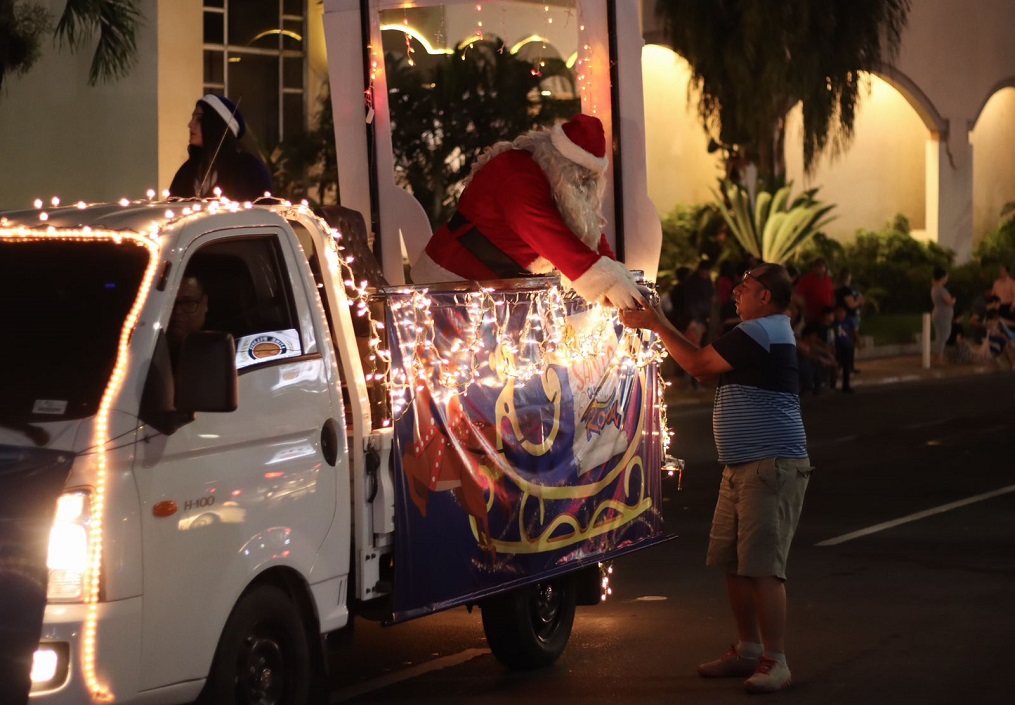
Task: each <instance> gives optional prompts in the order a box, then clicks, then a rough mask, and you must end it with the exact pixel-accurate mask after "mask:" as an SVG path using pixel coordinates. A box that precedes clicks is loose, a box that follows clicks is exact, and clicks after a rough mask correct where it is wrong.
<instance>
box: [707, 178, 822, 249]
mask: <svg viewBox="0 0 1015 705" xmlns="http://www.w3.org/2000/svg"><path fill="white" fill-rule="evenodd" d="M791 188H792V184H790V185H787V186H783V187H782V188H780V189H779V190H777V191H776V192H775V193H774V194H772V193H769V192H767V191H762V192H761V193H760V194H758V197H757V199H756V203H755V204H754V208H753V209H752V208H751V203H750V196H749V195H748V193H747V191H746V190H745V189H742V188H741V187H740V186H738V185H737V184H735V183H733V182H731V181H723V182H722V193H723V195H724V196H725V198H723V197H721V196H719V194H715V192H714V191H713V193H714V194H715V196H716V201H717V207H718V209H719V212H720V213H722V216H723V218H724V219H725V221H726V224H727V226H729V229H730V231H732V233H733V235H734V237H736V238H737V240H738V241H739V242H740V244H741V245H742V246H743V247H744V249H745V250H747V251H748V252H750V253H751V254H753V255H755V256H756V257H760V258H761V259H762V260H764V261H765V262H774V263H779V264H782V263H784V262H786V261H787V260H789V259H790V258H791V257H792V256H793V254H794V253H795V252H796V251H797V250H799V249H800V248H801V247H803V246H804V244H806V243H807V241H808V240H810V239H811V238H812V237H813V236H814V234H815V233H817V232H818V231H819V230H820V229H821V228H822V227H824V226H825V225H827V224H828V223H830V222H831V221H832V220H834V217H829V216H828V214H829V213H830V212H831V211H832V209H833V208H834V207H835V206H834V205H833V204H826V203H822V202H821V201H818V200H817V199H816V198H814V196H815V195H816V193H817V189H816V188H814V189H808V190H807V191H805V192H804V193H803V194H802V195H800V196H798V197H797V198H792V199H791Z"/></svg>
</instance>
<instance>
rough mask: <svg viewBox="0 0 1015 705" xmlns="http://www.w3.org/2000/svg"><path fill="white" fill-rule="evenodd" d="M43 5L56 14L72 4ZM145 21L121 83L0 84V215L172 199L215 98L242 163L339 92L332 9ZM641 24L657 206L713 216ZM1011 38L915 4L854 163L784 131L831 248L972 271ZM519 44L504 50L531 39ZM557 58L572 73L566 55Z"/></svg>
mask: <svg viewBox="0 0 1015 705" xmlns="http://www.w3.org/2000/svg"><path fill="white" fill-rule="evenodd" d="M43 4H47V5H49V7H50V9H51V11H52V12H53V13H54V14H59V12H60V11H61V10H62V8H63V5H64V1H63V0H49V1H48V2H43ZM483 4H484V5H486V4H487V3H483ZM552 4H553V5H555V6H557V5H561V4H562V3H560V2H554V3H552ZM563 4H566V3H563ZM489 5H491V6H493V7H495V6H496V3H489ZM140 8H141V13H142V16H143V18H144V19H143V23H142V26H141V30H140V34H139V37H138V49H139V51H138V63H137V65H136V66H135V67H134V69H133V71H132V72H131V74H130V75H129V76H128V77H127V78H125V79H123V80H120V81H118V82H115V83H112V84H104V85H100V86H97V87H89V86H88V85H87V74H88V66H89V62H90V58H91V57H90V51H81V52H78V53H70V52H68V51H66V50H58V49H57V48H55V47H51V46H45V47H44V49H45V51H44V53H43V55H42V57H41V58H40V60H39V62H38V64H37V65H36V67H35V68H33V69H32V70H31V71H30V72H29V73H27V74H25V75H23V76H18V77H9V78H8V79H7V80H6V81H5V84H4V89H3V93H2V94H0V164H3V165H4V168H3V169H0V209H5V208H21V207H31V205H32V203H33V201H35V200H36V199H42V201H43V202H49V201H50V199H52V198H53V197H59V198H60V199H62V200H63V201H64V202H67V201H77V200H85V201H101V200H115V199H119V198H124V197H126V198H140V197H144V196H145V193H146V192H147V191H148V190H149V189H150V190H153V191H155V192H156V193H158V192H161V191H162V190H163V189H165V188H167V187H168V184H169V182H170V180H171V179H172V176H173V174H174V173H175V171H176V169H177V168H178V167H179V165H180V164H181V163H182V162H183V161H184V159H185V157H186V146H187V122H188V120H189V118H190V113H191V111H192V110H193V106H194V102H195V101H196V99H197V98H199V97H200V96H201V95H202V94H204V93H205V92H209V91H214V92H223V91H224V92H226V93H227V94H228V95H229V96H230V97H232V98H234V99H235V98H236V97H237V96H242V98H241V110H242V111H243V113H244V115H245V117H246V118H247V121H248V124H249V125H250V133H251V137H250V138H249V139H250V144H249V145H248V146H250V147H252V148H255V149H259V150H260V151H262V153H265V154H270V153H271V151H272V150H273V148H274V147H275V146H276V145H277V143H278V142H279V141H280V139H282V138H283V137H285V136H287V135H291V134H293V132H294V131H297V130H299V129H302V128H303V127H304V126H305V125H306V124H307V123H308V121H309V120H311V119H313V114H314V112H315V110H316V108H317V106H318V104H319V103H318V101H319V98H320V96H321V95H322V90H323V89H324V87H325V86H326V84H327V81H328V70H327V56H326V48H325V42H324V33H323V28H322V12H323V10H322V3H320V2H316V1H314V0H171V1H170V0H142V1H141V3H140ZM642 14H643V17H642V33H643V36H644V37H645V39H646V47H645V50H644V53H643V62H642V63H643V73H644V82H645V91H644V92H645V115H646V124H645V136H646V142H647V144H648V149H647V154H646V164H647V169H648V183H649V193H650V196H651V198H652V200H653V202H654V203H655V205H656V207H657V209H658V210H659V211H660V213H663V214H665V213H666V212H668V211H669V210H671V209H672V208H673V207H674V206H675V205H676V204H678V203H702V202H705V201H709V200H711V198H712V196H711V193H710V189H712V188H714V186H715V184H716V179H717V178H718V177H719V175H720V174H721V167H720V164H719V162H718V160H717V157H716V156H715V155H710V154H708V153H707V151H706V149H705V147H706V145H707V143H708V137H707V135H706V134H705V133H704V131H703V129H702V127H701V126H700V124H699V123H698V121H697V118H696V116H695V111H694V106H693V105H688V100H687V78H688V75H689V74H688V70H687V67H686V64H685V63H684V62H683V60H682V59H681V58H680V57H679V56H678V55H676V54H674V53H673V52H672V51H671V50H669V49H668V48H667V47H666V46H665V37H664V36H663V35H662V33H661V31H660V25H659V23H658V20H657V19H656V16H655V12H654V0H643V13H642ZM630 21H632V22H634V21H637V18H634V17H632V18H631V20H630ZM1012 26H1015V3H1012V2H1011V0H979V2H978V3H977V7H976V11H975V12H971V11H969V9H968V7H967V5H966V4H965V3H963V2H962V1H961V0H916V1H915V2H914V3H913V8H912V10H911V12H910V15H909V22H908V26H907V28H906V30H905V32H904V34H903V43H902V49H901V53H900V56H899V58H898V60H897V62H896V67H895V68H894V69H893V70H892V71H890V72H887V73H886V74H885V75H882V76H871V77H870V82H871V91H870V93H869V95H868V96H867V98H866V99H865V100H864V102H863V105H862V106H861V110H860V114H859V116H858V118H857V121H856V136H855V139H854V142H853V145H852V148H851V149H850V150H849V151H848V152H847V153H846V154H845V155H843V156H842V157H841V158H839V159H835V160H832V159H828V158H823V159H822V161H821V162H820V164H819V166H818V168H817V169H816V170H815V172H814V173H813V174H811V175H810V176H805V175H804V174H803V169H802V161H803V160H802V154H801V150H800V146H799V142H800V140H799V124H800V118H799V110H797V111H795V112H794V113H793V114H791V116H790V120H789V123H788V130H787V163H788V168H789V172H790V173H789V176H790V178H791V179H793V180H794V183H795V184H796V186H797V187H798V188H800V189H802V188H805V187H812V186H819V187H820V189H821V190H820V198H822V199H823V200H826V201H829V202H833V203H836V204H837V205H838V208H837V212H838V216H839V217H838V219H837V220H836V221H835V222H834V223H833V224H832V225H830V226H829V228H828V230H829V234H830V235H832V236H834V237H836V238H839V239H848V238H849V237H851V236H852V235H853V234H854V233H855V231H856V230H857V229H858V228H867V229H877V228H880V227H882V226H883V225H884V223H885V222H887V221H889V220H891V219H892V218H893V217H894V216H895V215H896V214H898V213H901V214H903V215H905V216H906V217H907V218H908V219H909V221H910V222H911V224H912V225H913V228H914V234H916V235H917V236H918V237H922V238H926V239H929V240H933V241H936V242H939V243H940V244H942V245H944V246H946V247H950V248H951V249H953V250H955V251H956V253H957V255H958V259H959V261H964V260H965V259H968V257H969V256H970V254H971V252H972V247H973V244H974V243H975V242H976V241H977V240H978V239H979V238H981V237H983V235H984V234H985V233H987V232H989V231H990V230H991V229H992V228H993V227H995V226H996V224H997V222H998V220H999V214H1000V210H1001V208H1002V207H1003V205H1004V204H1005V203H1007V202H1009V201H1013V200H1015V164H1013V161H1012V159H1011V155H1012V154H1015V44H1013V43H1012V42H1011V41H1010V39H1009V36H1008V35H1009V28H1010V27H1012ZM510 33H511V34H512V36H506V37H504V39H505V40H506V41H508V42H510V43H514V42H518V41H522V40H523V39H524V38H525V37H524V32H521V30H517V31H516V30H514V29H512V30H511V32H510ZM514 34H518V35H519V36H513V35H514ZM556 48H557V49H558V50H559V52H560V55H561V56H562V57H565V58H566V57H567V55H568V52H569V51H571V48H570V47H563V46H561V47H556ZM339 79H340V80H357V79H356V77H339ZM795 136H796V139H795Z"/></svg>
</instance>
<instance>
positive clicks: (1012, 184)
mask: <svg viewBox="0 0 1015 705" xmlns="http://www.w3.org/2000/svg"><path fill="white" fill-rule="evenodd" d="M971 139H972V143H973V157H974V159H973V242H974V243H976V242H979V241H980V240H982V239H983V237H984V236H985V235H986V234H987V233H989V232H990V231H991V230H993V229H994V227H996V225H997V222H998V218H999V217H1000V213H1001V209H1002V208H1003V207H1004V205H1005V204H1006V203H1010V202H1012V201H1015V88H1004V89H1002V90H1000V91H998V92H997V93H995V94H994V95H993V96H992V97H991V99H990V100H989V101H987V104H986V105H985V106H984V108H983V112H982V113H980V118H979V119H978V120H977V121H976V127H975V128H974V130H973V133H972V138H971Z"/></svg>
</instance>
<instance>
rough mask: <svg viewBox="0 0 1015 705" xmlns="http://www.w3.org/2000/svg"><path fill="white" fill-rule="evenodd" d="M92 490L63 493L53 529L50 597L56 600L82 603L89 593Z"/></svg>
mask: <svg viewBox="0 0 1015 705" xmlns="http://www.w3.org/2000/svg"><path fill="white" fill-rule="evenodd" d="M91 507H92V503H91V497H90V495H89V493H88V492H84V491H74V492H65V493H64V494H62V495H60V498H59V499H58V500H57V503H56V516H55V517H54V518H53V528H52V529H51V530H50V532H49V557H48V559H47V561H46V565H47V567H48V568H49V586H48V587H47V590H46V598H47V599H48V600H50V601H53V602H78V601H80V600H81V599H82V598H83V597H84V594H85V579H86V577H87V573H88V523H89V520H90V519H91V515H92V513H91Z"/></svg>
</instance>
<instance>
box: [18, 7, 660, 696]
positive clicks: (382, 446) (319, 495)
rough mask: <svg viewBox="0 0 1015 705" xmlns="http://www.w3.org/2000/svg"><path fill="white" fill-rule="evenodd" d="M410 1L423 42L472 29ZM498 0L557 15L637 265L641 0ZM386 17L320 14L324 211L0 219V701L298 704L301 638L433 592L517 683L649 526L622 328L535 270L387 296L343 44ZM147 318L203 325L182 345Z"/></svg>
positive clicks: (420, 607)
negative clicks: (431, 19) (474, 630)
mask: <svg viewBox="0 0 1015 705" xmlns="http://www.w3.org/2000/svg"><path fill="white" fill-rule="evenodd" d="M416 5H418V6H421V7H424V8H429V9H431V10H434V11H436V12H437V13H438V15H439V16H440V17H442V18H444V19H443V20H442V21H443V22H445V23H446V27H442V28H441V29H440V31H441V32H444V31H445V30H446V29H447V27H451V26H453V25H456V23H457V26H462V25H463V22H464V26H468V25H469V23H470V22H472V24H473V25H474V24H475V23H474V21H473V18H469V17H464V18H463V17H462V16H461V12H463V11H469V12H473V11H478V9H476V10H463V8H473V7H474V3H462V2H454V1H452V2H446V3H443V4H441V3H435V2H423V3H417V4H416ZM498 6H500V7H501V9H502V12H501V13H500V15H499V18H500V22H501V23H504V25H505V26H506V23H507V22H508V21H509V20H506V19H505V18H507V17H510V16H511V15H510V13H511V12H512V11H513V9H520V10H521V16H522V17H523V18H524V17H529V16H531V15H532V12H533V10H535V11H537V13H544V12H545V13H550V14H552V13H553V12H563V13H565V14H564V15H562V16H561V18H560V19H561V20H562V21H559V22H558V23H557V26H558V27H559V26H560V25H566V26H567V27H568V31H570V32H571V33H573V34H574V35H575V39H576V41H575V46H576V49H575V51H576V54H577V55H578V56H579V58H581V59H583V60H584V62H585V63H584V66H585V68H584V69H583V70H584V72H585V73H584V75H585V76H586V77H587V80H586V83H585V85H583V87H582V95H581V101H582V106H583V109H585V110H588V111H594V112H596V114H597V115H598V116H599V117H600V118H601V119H602V120H603V122H604V124H605V125H606V126H607V135H608V140H609V142H610V145H609V146H610V150H609V151H610V154H611V155H612V157H611V166H610V172H609V177H610V184H611V189H610V191H609V193H608V197H607V203H606V211H607V213H606V215H607V218H608V221H609V224H608V231H607V234H608V236H609V237H610V239H611V241H612V243H613V244H614V249H615V251H617V252H618V253H619V254H621V255H622V256H623V258H624V259H625V261H626V263H627V264H628V266H630V267H631V268H632V269H638V270H643V271H646V273H647V275H648V276H649V278H651V277H652V276H653V275H654V268H655V260H656V256H657V252H658V242H659V224H658V217H657V216H656V215H655V212H654V209H653V208H652V207H651V204H650V203H649V202H648V198H647V193H646V188H645V173H644V136H643V130H642V127H641V126H642V124H643V120H642V108H641V74H640V49H641V46H642V40H641V36H640V32H639V29H638V23H637V22H635V21H633V19H634V18H635V17H636V16H637V12H638V3H637V2H636V0H615V1H613V2H607V0H577V2H576V3H574V5H573V6H572V5H569V4H567V3H564V4H560V3H551V4H549V5H545V6H544V5H543V3H539V4H538V5H536V4H534V3H528V2H506V3H498ZM400 7H401V5H400V4H398V3H395V2H391V1H389V0H379V1H374V2H366V0H363V1H362V2H361V1H359V0H325V3H324V30H325V33H326V35H327V38H328V46H329V57H328V58H329V63H330V68H331V74H332V76H333V80H332V104H333V106H334V113H335V131H336V146H337V148H338V156H339V164H340V169H339V176H340V192H341V194H342V203H343V205H344V207H343V208H335V209H332V210H331V211H330V212H328V213H326V214H325V215H327V216H328V222H326V221H325V220H322V219H321V218H320V217H318V215H315V214H314V213H313V212H311V210H310V209H309V208H307V207H305V206H301V205H293V204H288V203H284V202H280V201H266V202H264V203H260V204H256V205H250V204H238V203H230V202H226V201H207V202H204V201H193V202H190V201H177V202H159V201H155V200H152V199H149V200H140V201H131V202H127V201H124V202H122V203H119V204H99V205H85V204H78V205H71V206H62V207H54V208H46V209H42V208H36V209H32V210H28V211H20V212H8V213H6V214H0V330H2V332H3V334H4V335H5V336H6V338H7V342H6V344H5V345H3V346H0V596H2V599H0V702H4V703H7V702H14V703H19V702H25V701H26V700H30V701H31V702H33V703H40V704H41V703H46V704H49V703H75V704H77V703H84V702H108V701H111V700H112V701H115V702H125V703H128V702H129V703H179V702H189V701H192V700H194V699H195V698H198V699H200V700H201V701H202V702H207V703H216V704H217V703H279V704H285V703H303V702H309V701H312V700H314V699H315V698H317V697H320V696H321V695H322V694H323V693H325V691H326V685H327V683H326V680H327V679H326V674H325V673H324V658H323V646H322V640H321V636H322V635H324V634H327V633H329V632H333V631H336V630H340V629H343V628H345V627H347V626H348V625H349V624H350V620H351V619H352V618H353V616H354V615H363V616H364V617H369V618H374V619H381V620H383V621H385V622H389V623H391V622H398V621H402V620H406V619H412V618H415V617H419V616H423V615H427V614H430V613H432V612H435V611H438V610H442V609H446V608H450V607H455V606H460V605H468V606H472V605H479V606H480V608H481V611H482V619H483V624H484V628H485V631H486V634H487V638H488V641H489V644H490V647H491V650H492V651H493V652H494V654H495V655H496V656H497V657H498V658H499V659H500V660H501V661H503V662H504V663H506V664H507V665H508V666H511V667H515V668H528V667H535V666H540V665H544V664H547V663H550V662H552V661H553V660H555V659H556V658H557V657H558V656H559V655H560V653H561V652H562V651H563V649H564V647H565V645H566V643H567V640H568V637H569V634H570V631H571V625H572V620H573V616H574V608H575V605H576V604H586V603H587V604H593V603H596V602H598V601H599V599H600V573H599V570H600V568H599V564H600V563H601V562H602V561H607V560H609V559H610V558H612V557H614V556H617V555H620V554H622V553H624V552H627V551H630V550H634V549H637V548H640V547H644V546H649V545H652V544H654V543H656V542H658V541H661V540H664V539H665V536H664V533H663V527H662V516H661V504H660V502H661V497H660V494H661V475H660V469H661V466H662V464H663V458H664V449H663V444H664V440H665V428H664V424H663V422H662V421H661V416H662V413H661V406H662V405H661V403H660V399H661V397H660V388H659V385H658V384H657V374H656V354H657V351H656V348H655V347H654V342H653V341H652V340H651V339H650V338H649V337H644V338H643V337H642V336H640V335H639V334H637V333H636V332H633V331H625V330H624V329H623V327H622V326H621V325H620V324H619V323H618V321H617V319H616V316H615V315H612V313H611V312H610V311H609V310H608V309H603V308H602V307H600V306H598V305H589V304H587V303H586V302H584V301H582V300H580V299H577V298H574V297H571V296H566V295H563V293H562V291H561V289H560V288H559V287H558V286H557V284H556V282H555V280H553V279H552V278H545V277H544V278H539V279H523V280H513V281H507V282H499V283H496V284H493V285H491V284H489V283H484V285H483V286H479V285H476V284H467V285H462V286H459V287H448V288H445V289H440V290H436V289H433V288H431V289H426V288H422V287H413V286H405V285H403V284H402V282H403V278H402V271H403V262H404V260H405V257H408V258H410V259H412V258H414V257H415V254H416V253H418V251H419V249H420V248H421V247H422V246H423V244H425V242H426V238H427V237H428V236H429V233H430V226H429V224H428V223H427V219H426V216H425V215H424V214H423V211H422V209H421V208H420V206H419V204H418V203H416V202H415V201H414V199H413V198H412V197H411V196H410V195H408V194H407V193H406V192H404V191H402V190H401V189H399V188H398V187H396V186H395V185H394V179H393V176H392V175H393V170H394V165H393V162H392V144H391V122H390V115H389V114H388V111H387V102H386V101H387V95H388V92H387V88H386V84H385V71H384V64H383V62H378V61H375V60H373V59H372V58H371V57H372V54H371V52H372V51H374V50H373V49H371V47H374V48H376V47H380V46H381V45H382V25H383V23H384V22H385V21H390V20H391V19H392V17H391V16H390V15H391V13H392V12H396V13H401V10H399V9H398V8H400ZM575 11H576V12H577V16H575V15H574V14H573V13H574V12H575ZM456 13H457V14H456ZM540 17H543V15H540ZM456 18H457V19H456ZM621 19H623V21H621ZM543 21H545V20H543ZM622 57H627V58H622ZM375 58H377V57H375ZM336 76H340V77H342V79H343V80H341V81H335V80H334V77H336ZM349 77H362V80H358V79H354V80H347V79H348V78H349ZM364 93H366V94H367V95H368V97H369V101H368V103H369V104H368V105H367V106H364V103H363V97H364ZM364 115H366V118H367V121H366V122H364ZM360 213H362V214H364V215H365V216H366V221H364V220H363V218H362V216H360V215H359V214H360ZM367 224H369V226H368V225H367ZM336 227H337V231H341V235H342V237H339V236H338V234H337V231H336V229H335V228H336ZM371 239H372V246H371V247H367V246H366V244H365V243H366V242H367V241H368V240H371ZM372 253H376V254H378V255H379V259H380V262H379V263H377V264H374V263H372V262H371V254H372ZM192 278H194V279H197V281H198V282H199V283H200V285H201V286H202V287H203V293H204V295H205V296H206V297H207V299H206V300H204V299H203V297H201V296H198V297H196V298H195V297H194V295H193V289H192V288H190V285H189V284H185V282H186V281H187V280H190V279H192ZM174 309H177V310H178V312H179V311H183V312H184V313H194V314H196V315H198V316H199V317H203V318H204V319H205V320H204V321H203V324H204V325H203V326H202V328H203V329H202V330H201V331H199V332H196V333H192V334H191V335H190V336H189V337H187V339H186V342H185V343H183V344H182V345H179V346H177V345H176V344H175V342H174V341H173V340H171V339H172V338H173V336H172V335H171V333H172V331H171V329H172V327H173V326H174V325H175V324H174V323H173V319H174V316H173V312H174Z"/></svg>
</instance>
